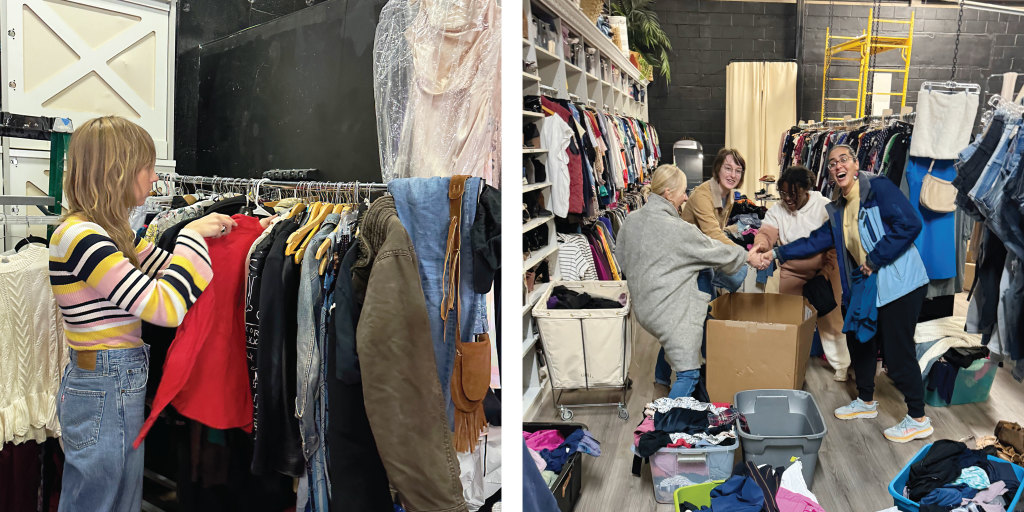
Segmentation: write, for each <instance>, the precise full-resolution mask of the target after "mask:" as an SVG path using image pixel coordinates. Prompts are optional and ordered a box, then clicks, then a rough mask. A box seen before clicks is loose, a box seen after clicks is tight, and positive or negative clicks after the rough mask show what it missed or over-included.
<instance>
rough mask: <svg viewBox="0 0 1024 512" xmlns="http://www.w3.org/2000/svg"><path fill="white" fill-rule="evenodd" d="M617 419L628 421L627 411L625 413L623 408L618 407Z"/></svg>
mask: <svg viewBox="0 0 1024 512" xmlns="http://www.w3.org/2000/svg"><path fill="white" fill-rule="evenodd" d="M619 419H621V420H628V419H629V411H627V410H626V408H625V407H619Z"/></svg>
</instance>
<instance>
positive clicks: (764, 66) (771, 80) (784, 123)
mask: <svg viewBox="0 0 1024 512" xmlns="http://www.w3.org/2000/svg"><path fill="white" fill-rule="evenodd" d="M796 70H797V68H796V63H795V62H734V63H731V64H729V66H728V67H726V70H725V73H726V79H725V80H726V82H725V85H726V88H725V147H727V148H732V149H736V150H737V151H739V152H740V154H741V155H743V158H744V160H746V161H747V167H746V169H744V173H745V174H744V177H743V185H742V186H740V188H739V190H740V192H741V193H742V194H745V195H746V196H747V197H749V198H753V197H754V192H756V191H758V190H760V189H761V188H762V185H761V183H760V181H758V180H760V179H761V177H762V176H764V175H766V174H772V175H775V177H776V179H777V178H778V174H779V142H780V141H781V140H782V132H784V131H786V130H788V129H789V128H790V127H792V126H793V125H794V124H796ZM711 157H712V158H714V156H713V155H711ZM772 191H773V192H775V190H774V189H773V190H772Z"/></svg>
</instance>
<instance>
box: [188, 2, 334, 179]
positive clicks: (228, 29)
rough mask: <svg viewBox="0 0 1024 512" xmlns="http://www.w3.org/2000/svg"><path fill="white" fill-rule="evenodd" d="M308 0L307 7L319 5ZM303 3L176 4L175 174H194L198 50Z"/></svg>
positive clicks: (304, 6)
mask: <svg viewBox="0 0 1024 512" xmlns="http://www.w3.org/2000/svg"><path fill="white" fill-rule="evenodd" d="M323 1H324V0H312V1H311V2H310V3H309V5H313V4H315V3H320V2H323ZM307 6H308V5H307V4H306V0H253V2H252V3H250V2H249V0H180V1H179V2H178V4H177V21H178V26H177V30H176V40H175V54H176V60H175V76H174V81H175V87H174V158H175V160H177V172H179V173H182V174H196V145H197V142H196V123H197V121H198V115H199V113H198V108H199V92H198V88H199V46H200V45H202V44H205V43H209V42H212V41H215V40H217V39H220V38H223V37H226V36H229V35H231V34H234V33H235V32H238V31H240V30H244V29H247V28H250V27H254V26H256V25H259V24H261V23H266V22H268V21H271V20H274V19H277V18H279V17H281V16H284V15H287V14H291V13H293V12H295V11H298V10H300V9H303V8H306V7H307Z"/></svg>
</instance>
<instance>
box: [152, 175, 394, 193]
mask: <svg viewBox="0 0 1024 512" xmlns="http://www.w3.org/2000/svg"><path fill="white" fill-rule="evenodd" d="M157 177H158V178H160V179H161V180H163V181H167V182H170V183H171V184H174V183H187V184H192V185H210V186H223V187H245V188H249V187H259V188H267V187H269V188H277V189H282V190H294V191H296V192H313V193H316V192H338V191H345V192H355V193H356V194H357V195H358V194H359V192H366V193H367V194H370V193H374V192H385V193H386V192H387V190H388V186H387V184H385V183H368V182H360V181H279V180H271V179H267V178H261V179H255V178H222V177H217V176H191V175H183V174H171V173H164V172H158V173H157Z"/></svg>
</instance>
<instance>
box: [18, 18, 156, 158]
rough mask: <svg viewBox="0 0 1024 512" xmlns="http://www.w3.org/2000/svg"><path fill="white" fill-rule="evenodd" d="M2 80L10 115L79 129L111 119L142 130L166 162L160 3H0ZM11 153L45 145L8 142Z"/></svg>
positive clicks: (45, 147) (46, 146)
mask: <svg viewBox="0 0 1024 512" xmlns="http://www.w3.org/2000/svg"><path fill="white" fill-rule="evenodd" d="M0 2H2V4H3V9H2V13H0V23H2V25H3V31H4V33H3V35H2V37H3V53H2V54H0V57H2V58H0V63H2V69H0V74H2V76H3V77H4V81H5V82H6V83H4V84H2V89H3V92H4V94H3V105H4V109H5V110H7V111H8V112H13V113H17V114H25V115H37V116H47V117H69V118H71V119H72V121H73V123H74V125H75V126H76V127H77V126H79V125H81V124H82V123H83V122H85V121H86V120H88V119H91V118H94V117H97V116H101V115H108V114H116V115H120V116H123V117H125V118H127V119H130V120H131V121H133V122H135V123H137V124H139V125H140V126H142V127H143V128H145V129H146V131H148V132H149V134H150V135H152V136H153V140H154V142H156V148H157V158H159V159H170V158H172V152H171V147H170V142H171V136H172V130H171V128H170V127H171V126H172V123H173V110H172V108H173V101H172V99H171V96H172V93H173V86H172V85H170V84H171V82H170V80H171V79H172V78H173V66H174V60H173V58H172V57H171V55H172V54H173V51H174V48H173V37H174V36H173V34H174V25H173V17H174V16H173V12H174V11H173V10H172V5H173V4H169V3H167V2H164V1H161V0H0ZM9 143H10V145H11V147H14V148H23V149H47V148H48V143H47V142H42V141H27V140H19V139H9Z"/></svg>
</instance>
